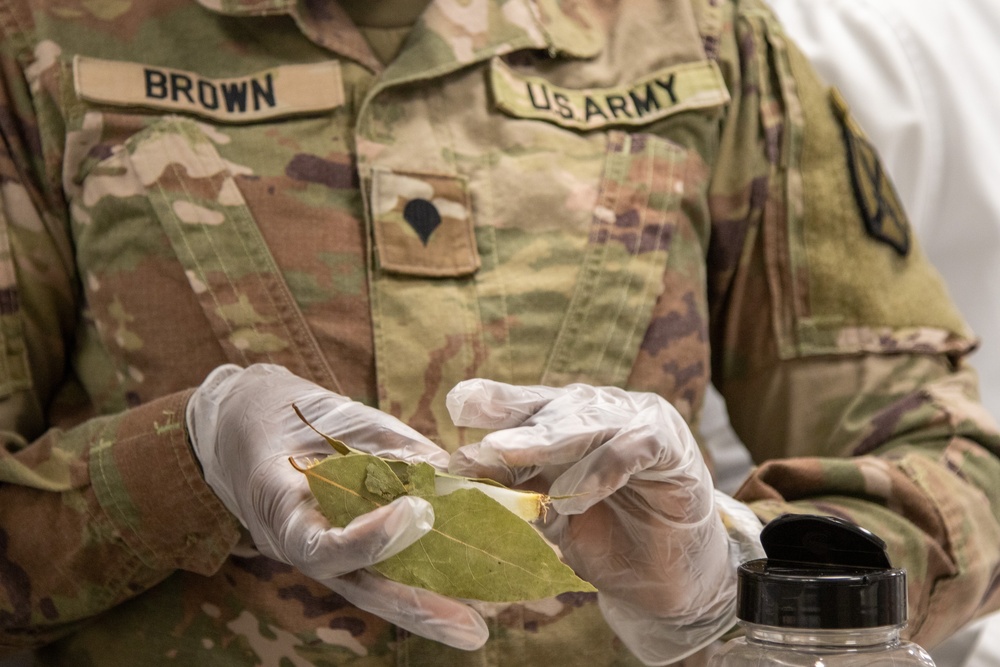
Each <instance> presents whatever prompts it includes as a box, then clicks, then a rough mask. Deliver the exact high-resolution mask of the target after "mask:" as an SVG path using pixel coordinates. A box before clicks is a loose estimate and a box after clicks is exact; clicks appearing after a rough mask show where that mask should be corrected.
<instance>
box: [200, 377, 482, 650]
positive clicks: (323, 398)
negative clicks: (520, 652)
mask: <svg viewBox="0 0 1000 667" xmlns="http://www.w3.org/2000/svg"><path fill="white" fill-rule="evenodd" d="M293 403H294V404H295V405H296V406H297V407H298V408H299V410H300V411H301V413H302V415H303V417H305V418H306V419H307V420H309V422H310V423H311V424H312V425H313V426H314V427H315V428H316V429H318V430H319V431H321V432H323V433H327V434H329V435H331V436H333V437H336V438H338V439H339V440H343V441H344V442H346V443H347V444H348V445H349V446H351V447H353V448H354V449H358V450H361V451H364V452H367V453H369V454H375V455H377V456H384V457H386V458H395V459H399V460H403V461H408V462H413V463H415V462H425V463H429V464H431V465H433V466H435V467H436V468H438V469H445V468H446V467H447V465H448V454H447V453H446V452H445V451H444V450H443V449H441V448H440V447H438V446H437V445H435V444H434V443H432V442H431V441H429V440H427V439H426V438H424V437H423V436H422V435H420V434H419V433H418V432H417V431H415V430H413V429H412V428H410V427H409V426H406V425H405V424H403V423H402V422H400V421H399V420H397V419H395V418H394V417H392V416H390V415H387V414H385V413H384V412H381V411H379V410H376V409H375V408H371V407H368V406H366V405H363V404H361V403H357V402H355V401H352V400H350V399H348V398H346V397H344V396H340V395H338V394H334V393H332V392H330V391H327V390H326V389H323V388H322V387H320V386H318V385H316V384H313V383H312V382H309V381H307V380H304V379H302V378H300V377H297V376H296V375H293V374H292V373H291V372H289V371H288V370H287V369H285V368H283V367H281V366H274V365H269V364H256V365H253V366H250V367H248V368H246V369H242V368H240V367H239V366H235V365H231V364H230V365H225V366H220V367H219V368H217V369H215V370H214V371H213V372H212V373H211V374H210V375H209V376H208V378H206V380H205V381H204V382H203V383H202V385H201V386H200V387H199V388H198V389H197V390H196V391H195V392H194V394H193V395H192V396H191V399H190V400H189V401H188V406H187V415H186V417H187V428H188V435H189V438H190V441H191V444H192V447H193V449H194V452H195V454H196V456H197V457H198V460H199V462H200V463H201V466H202V470H203V472H204V475H205V481H206V482H208V484H209V486H210V487H211V488H212V490H213V491H214V492H215V493H216V495H218V496H219V498H220V499H221V500H222V502H223V503H224V504H225V505H226V507H227V508H228V509H229V511H230V512H232V513H233V514H234V515H235V516H236V517H237V518H238V519H239V520H240V522H241V523H242V524H243V526H244V527H245V528H246V529H247V530H248V531H249V533H250V535H251V537H252V538H253V541H254V545H255V546H256V548H257V549H258V550H259V551H260V552H261V553H262V554H264V555H265V556H269V557H271V558H274V559H275V560H279V561H282V562H284V563H288V564H289V565H292V566H294V567H296V568H298V569H299V570H300V571H301V572H302V573H303V574H305V575H307V576H309V577H311V578H313V579H315V580H317V581H319V582H321V583H323V584H324V585H326V586H328V587H329V588H331V589H333V590H334V591H336V592H338V593H340V594H341V595H342V596H343V597H345V598H346V599H347V600H348V601H350V602H351V603H352V604H354V605H355V606H357V607H359V608H361V609H365V610H366V611H369V612H371V613H374V614H376V615H378V616H380V617H382V618H385V619H386V620H388V621H390V622H392V623H394V624H396V625H398V626H400V627H402V628H405V629H406V630H409V631H410V632H413V633H415V634H418V635H421V636H424V637H428V638H430V639H433V640H436V641H440V642H442V643H445V644H449V645H451V646H455V647H457V648H463V649H474V648H478V647H479V646H481V645H482V644H483V643H484V642H485V641H486V639H487V636H488V631H487V629H486V624H485V622H484V621H483V619H482V618H481V617H480V616H479V615H478V614H476V612H475V611H473V610H472V609H471V608H469V607H468V606H466V605H464V604H462V603H460V602H458V601H456V600H452V599H450V598H447V597H444V596H441V595H438V594H436V593H431V592H430V591H426V590H423V589H419V588H413V587H410V586H405V585H403V584H398V583H396V582H392V581H389V580H387V579H384V578H382V577H379V576H377V575H374V574H371V573H369V572H366V571H365V570H364V568H367V567H369V566H371V565H373V564H375V563H377V562H379V561H381V560H384V559H386V558H388V557H390V556H393V555H395V554H397V553H399V552H400V551H402V550H403V549H405V548H406V547H408V546H410V545H411V544H412V543H413V542H415V541H416V540H418V539H419V538H420V537H421V536H423V535H424V534H425V533H426V532H427V531H429V530H430V529H431V526H433V524H434V510H433V508H432V507H431V506H430V504H429V503H428V502H427V501H425V500H423V499H421V498H416V497H411V496H402V497H400V498H397V499H396V500H395V501H393V502H391V503H389V504H387V505H385V506H383V507H380V508H378V509H376V510H373V511H372V512H369V513H367V514H365V515H362V516H360V517H358V518H356V519H355V520H354V521H352V522H351V523H350V524H348V525H347V526H346V527H344V528H335V527H332V526H331V525H330V523H329V522H328V521H327V520H326V518H325V517H324V516H323V515H322V514H321V513H320V511H319V509H318V504H317V502H316V500H315V498H314V497H313V495H312V492H311V491H310V490H309V486H308V483H307V481H306V478H305V476H304V475H302V474H301V473H300V472H298V471H296V470H295V469H294V468H293V467H292V466H291V464H290V463H289V461H288V459H289V457H296V458H298V457H324V456H328V455H330V454H331V453H332V450H331V448H330V446H329V445H328V444H327V443H326V442H325V441H324V440H323V439H322V438H321V437H320V436H319V435H317V434H316V432H314V431H313V430H312V429H310V428H309V427H308V426H307V425H306V424H304V423H303V422H302V420H300V419H299V417H298V416H297V415H296V414H295V412H294V410H293V409H292V404H293Z"/></svg>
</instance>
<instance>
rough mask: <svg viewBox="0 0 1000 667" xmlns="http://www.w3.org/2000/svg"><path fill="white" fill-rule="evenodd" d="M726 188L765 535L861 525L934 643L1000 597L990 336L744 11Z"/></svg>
mask: <svg viewBox="0 0 1000 667" xmlns="http://www.w3.org/2000/svg"><path fill="white" fill-rule="evenodd" d="M733 28H734V29H733V32H732V41H729V42H726V43H724V44H723V46H722V51H721V54H722V58H721V59H722V63H723V65H724V69H725V71H726V73H727V76H728V77H729V81H730V84H731V90H732V91H733V93H734V94H733V103H732V106H731V109H730V113H729V116H728V118H727V120H726V123H725V126H724V128H723V132H722V135H721V137H722V138H721V143H720V150H719V154H718V156H717V160H716V162H715V164H716V167H715V173H714V175H713V181H712V185H711V188H710V202H709V203H710V208H711V212H712V218H713V238H712V248H711V249H710V257H712V258H714V259H713V263H712V265H711V266H710V280H711V284H710V293H711V294H712V295H713V296H712V304H711V307H712V314H713V324H712V337H713V349H714V352H713V374H714V377H715V382H716V384H717V385H718V387H719V388H720V391H721V393H722V394H723V396H724V397H725V398H726V401H727V405H728V407H729V411H730V417H731V420H732V423H733V426H734V428H735V430H736V432H737V433H738V434H739V435H740V437H741V439H742V440H743V441H744V442H745V443H746V445H747V447H748V449H749V450H750V452H751V454H752V455H753V458H754V460H755V461H756V462H758V464H759V465H758V467H757V468H755V470H754V471H753V472H752V473H751V475H750V477H749V479H748V480H747V482H746V483H745V484H744V486H743V487H742V488H741V489H740V490H739V491H738V492H737V497H738V498H739V499H740V500H743V501H744V502H746V503H749V504H750V506H751V507H752V508H753V509H754V511H755V512H756V513H757V515H758V516H759V517H760V518H761V519H762V520H764V521H767V520H769V519H771V518H774V517H775V516H777V515H779V514H782V513H785V512H794V513H819V514H829V515H836V516H841V517H844V518H847V519H849V520H852V521H854V522H856V523H858V524H860V525H863V526H866V527H867V528H869V529H871V530H872V531H874V532H875V533H876V534H878V535H880V536H881V537H882V538H883V539H885V540H886V542H887V543H888V545H889V550H890V556H891V559H892V561H893V563H894V564H895V565H896V566H899V567H905V568H906V570H907V573H908V581H909V603H910V621H909V632H910V634H911V635H912V636H913V637H914V638H915V639H916V640H917V641H918V642H920V643H921V644H923V645H924V646H927V647H931V646H934V645H936V644H937V643H938V642H940V641H942V640H943V639H945V638H947V637H948V636H949V635H950V634H952V633H953V632H954V631H955V630H957V629H958V628H959V627H960V626H962V625H964V624H965V623H967V622H968V621H970V620H971V619H973V618H974V617H976V616H978V615H982V614H983V613H985V612H987V611H990V610H993V609H995V608H996V607H997V606H998V603H1000V596H998V594H997V592H996V590H995V589H996V572H997V571H998V567H1000V521H998V517H1000V460H998V458H997V454H998V452H1000V440H998V434H997V426H996V423H995V421H994V419H993V418H992V417H991V416H990V415H988V414H987V413H986V411H985V410H984V409H983V407H982V406H981V404H980V403H979V399H978V390H977V382H976V377H975V374H974V372H973V371H972V370H971V368H970V367H969V366H968V364H967V362H966V360H965V357H966V355H967V354H968V353H970V352H971V351H972V350H973V349H974V347H975V345H976V340H975V338H974V335H973V334H972V332H971V331H969V329H968V327H967V326H966V325H965V323H964V321H963V320H962V318H961V317H960V316H959V314H958V312H957V310H956V309H955V307H954V306H953V304H952V302H951V300H950V298H949V295H948V294H947V292H946V290H945V288H944V286H943V284H942V282H941V280H940V278H939V276H938V275H937V274H936V272H935V271H934V269H933V268H932V267H931V265H930V264H929V262H928V261H927V260H926V258H925V257H924V255H923V253H922V251H921V249H920V247H919V244H918V243H917V241H916V239H915V238H914V235H913V233H912V231H911V230H910V228H909V223H908V222H907V220H906V217H905V215H904V214H903V212H902V208H901V206H900V205H899V202H898V199H897V197H896V195H895V192H894V190H893V187H892V184H891V183H890V182H889V181H888V179H887V178H886V177H885V175H884V173H883V172H882V171H881V167H880V163H879V161H878V158H877V156H876V155H875V153H874V151H873V149H872V148H871V145H870V144H869V143H868V141H867V139H866V138H865V136H864V134H863V132H861V130H860V128H859V127H858V125H857V123H856V122H854V120H853V117H852V115H851V112H850V109H849V108H847V106H846V105H845V104H844V103H843V101H842V100H841V99H840V98H839V96H838V95H837V94H836V92H835V91H833V90H831V89H829V88H827V87H826V86H825V85H824V84H823V83H822V82H821V81H820V80H819V79H818V77H817V76H816V75H815V74H814V72H813V71H812V69H811V66H810V65H809V64H808V63H807V62H806V60H805V59H804V58H803V57H802V56H801V54H799V52H798V51H797V50H796V48H795V47H794V46H793V45H791V44H790V43H789V42H788V40H787V39H786V38H785V36H784V34H783V32H782V30H781V28H780V26H779V25H778V23H777V22H776V21H775V19H774V18H773V16H772V15H771V14H770V13H769V11H768V10H767V9H766V8H765V7H763V6H762V5H760V4H758V3H756V2H742V3H739V4H738V5H737V6H736V9H735V13H734V15H733Z"/></svg>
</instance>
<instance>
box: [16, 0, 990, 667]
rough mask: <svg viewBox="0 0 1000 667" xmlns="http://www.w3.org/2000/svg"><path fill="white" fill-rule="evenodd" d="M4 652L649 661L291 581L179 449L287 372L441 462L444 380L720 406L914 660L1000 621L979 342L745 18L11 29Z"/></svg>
mask: <svg viewBox="0 0 1000 667" xmlns="http://www.w3.org/2000/svg"><path fill="white" fill-rule="evenodd" d="M0 136H2V139H3V143H2V144H0V429H2V431H3V436H4V448H3V449H2V450H0V630H2V632H0V647H3V650H5V651H16V650H18V649H20V648H23V647H29V646H42V645H44V646H45V648H44V649H41V650H40V651H39V660H41V661H43V662H45V663H46V664H61V665H134V664H142V665H160V664H197V665H253V664H261V665H268V666H272V665H273V666H275V667H277V666H278V665H279V664H280V665H295V666H296V667H297V666H299V665H307V664H315V665H333V664H352V665H382V664H412V665H417V664H428V665H443V664H447V665H464V664H469V665H486V664H490V665H494V664H497V665H499V664H512V665H525V664H552V665H567V664H588V665H613V664H614V665H618V664H632V663H633V662H634V658H632V657H631V656H630V655H629V654H628V652H627V651H626V650H625V648H624V647H623V646H622V645H621V644H620V643H619V642H617V641H616V640H615V638H614V637H613V636H612V635H611V633H610V632H609V631H608V629H607V628H606V626H605V625H604V623H603V622H602V619H601V616H600V613H599V611H598V609H597V606H596V604H595V601H594V599H593V598H591V597H587V596H563V597H560V598H558V599H552V600H543V601H540V602H533V603H529V604H524V605H502V606H491V607H483V613H484V614H486V616H487V618H488V620H489V623H490V625H491V633H492V638H491V641H490V642H489V643H488V644H487V645H486V646H485V647H484V648H483V649H482V650H480V651H477V652H471V653H462V652H459V651H452V650H448V649H446V648H444V647H441V646H438V645H434V644H431V643H429V642H426V641H423V640H421V639H419V638H417V637H412V636H407V635H406V634H405V633H402V632H399V631H396V630H395V629H394V628H392V627H390V626H388V625H387V624H386V623H385V622H383V621H381V620H379V619H377V618H375V617H371V616H368V615H366V614H364V613H361V612H359V611H358V610H356V609H353V608H351V607H350V606H348V605H347V604H346V603H345V602H344V601H343V600H342V599H341V598H339V597H338V596H336V595H334V594H332V593H331V592H330V591H329V590H327V589H325V588H323V587H322V586H319V585H317V584H315V583H313V582H311V581H309V580H307V579H305V578H304V577H302V576H300V575H299V574H298V573H297V572H295V571H293V570H292V569H291V568H289V567H286V566H283V565H281V564H279V563H276V562H272V561H269V560H267V559H265V558H260V557H257V558H253V557H238V556H236V555H232V552H233V547H234V545H235V544H236V543H237V541H238V538H239V533H238V531H237V524H236V522H235V521H234V519H233V517H231V516H230V515H229V514H228V513H227V512H226V511H225V509H224V508H223V506H222V505H221V503H220V502H219V501H218V500H217V499H216V498H215V496H214V495H213V494H212V492H211V490H210V489H209V488H208V487H207V486H206V485H205V483H204V482H203V481H202V479H201V476H200V472H199V467H198V464H197V461H196V460H195V459H194V457H193V455H192V453H191V450H190V448H189V446H188V444H187V441H186V437H185V431H184V428H183V413H184V407H185V402H186V399H187V397H188V396H189V394H190V391H191V390H192V388H193V387H196V386H197V385H198V384H199V383H200V382H201V381H202V379H203V378H204V377H205V376H206V375H207V373H208V372H209V371H210V370H211V369H213V368H214V367H216V366H217V365H219V364H221V363H225V362H234V363H238V364H250V363H253V362H258V361H267V362H272V363H279V364H283V365H285V366H287V367H288V368H290V369H291V370H292V371H294V372H296V373H298V374H299V375H301V376H303V377H306V378H309V379H312V380H314V381H316V382H318V383H320V384H322V385H324V386H327V387H329V388H331V389H333V390H335V391H337V392H340V393H342V394H345V395H348V396H351V397H353V398H355V399H357V400H361V401H364V402H366V403H369V404H373V405H378V406H379V407H380V408H382V409H383V410H385V411H387V412H389V413H392V414H394V415H397V416H399V417H400V418H401V419H404V420H405V421H407V422H408V423H410V424H412V425H413V426H415V427H416V428H418V429H420V430H421V431H422V432H424V433H426V434H427V435H428V436H430V437H431V438H433V439H435V440H436V441H437V442H439V443H440V444H441V445H442V446H444V447H447V448H449V449H453V448H454V447H456V446H458V445H460V444H461V443H463V442H467V441H470V439H472V438H474V437H475V434H469V433H464V432H460V431H457V430H456V429H455V428H454V427H452V426H450V422H449V420H448V418H447V413H446V411H445V410H444V406H443V396H444V394H445V393H446V392H447V390H448V389H449V388H450V387H451V386H452V385H453V384H454V383H455V382H456V381H457V380H459V379H462V378H466V377H475V376H481V377H491V378H495V379H498V380H504V381H507V382H513V383H549V384H562V383H566V382H569V381H583V382H590V383H594V384H607V385H617V386H623V387H627V388H629V389H633V390H642V391H653V392H657V393H659V394H661V395H663V396H664V397H666V398H667V399H669V400H670V401H671V402H672V403H673V404H674V405H675V406H677V408H678V409H679V410H680V411H681V412H682V414H684V415H685V416H686V417H687V418H688V419H689V420H690V421H691V423H692V424H693V425H696V424H697V416H698V412H699V409H700V405H701V401H702V397H703V394H704V390H705V387H706V385H707V383H708V382H709V381H710V378H711V381H712V382H714V383H715V384H716V385H717V386H718V387H719V388H720V390H721V392H722V393H723V395H724V396H725V397H726V399H727V401H728V404H729V407H730V411H731V417H732V421H733V424H734V426H735V427H736V429H737V431H738V432H739V433H740V435H741V436H742V438H743V439H744V441H745V442H746V443H747V444H748V446H749V447H750V449H751V451H752V452H753V454H754V456H755V458H756V460H757V461H758V462H760V466H759V467H758V468H757V469H756V470H755V471H754V472H753V473H752V475H751V477H750V478H749V479H748V481H747V483H746V484H745V486H744V487H743V488H742V489H741V490H740V492H739V494H738V497H739V498H740V499H741V500H743V501H745V502H747V503H750V505H751V507H753V509H754V510H755V511H756V513H757V514H758V515H759V516H760V517H761V518H762V519H763V520H765V521H766V520H767V519H768V518H770V517H773V516H774V515H776V514H777V513H780V512H785V511H794V512H816V511H818V512H821V513H829V514H836V515H840V516H845V517H848V518H851V519H853V520H855V521H857V522H859V523H861V524H863V525H866V526H868V527H869V528H871V529H872V530H874V531H875V532H877V533H878V534H880V535H881V536H882V537H883V538H884V539H886V541H887V542H888V544H889V547H890V550H891V556H892V558H893V560H894V562H895V563H896V564H898V565H900V566H904V567H906V568H907V569H908V571H909V576H910V579H909V581H910V607H911V622H910V630H911V632H912V633H913V635H914V636H915V638H916V639H917V640H918V641H920V642H922V643H924V644H925V645H927V646H932V645H933V644H935V643H936V642H937V641H938V640H940V639H942V638H944V637H946V636H947V635H948V634H949V633H951V632H952V631H953V630H954V629H956V628H957V627H958V626H960V625H961V624H963V623H965V622H967V621H968V620H969V619H971V618H973V617H974V616H976V615H977V614H980V613H982V612H983V611H985V610H989V609H993V608H995V607H996V606H997V603H998V601H1000V594H998V593H997V590H996V585H995V581H996V572H997V569H998V566H1000V525H998V517H1000V483H998V481H1000V462H998V460H997V458H996V454H997V452H998V451H1000V440H998V436H997V428H996V426H995V424H994V422H993V420H992V419H991V418H990V417H989V416H988V415H986V414H984V413H983V410H982V408H981V407H980V406H979V403H978V401H977V398H976V392H977V389H976V381H975V377H974V376H973V374H972V373H971V371H970V370H969V369H968V367H967V365H966V364H965V363H964V362H963V357H964V355H965V354H966V353H968V352H969V351H970V350H971V349H972V348H973V347H974V346H975V340H974V338H973V337H972V334H971V333H970V332H969V331H967V329H966V327H965V325H964V323H963V322H962V321H961V319H960V318H959V317H958V316H957V314H956V312H955V310H954V308H953V307H952V305H951V304H950V301H949V299H948V297H947V295H946V294H945V292H944V290H943V288H942V286H941V284H940V281H939V279H938V278H937V276H936V274H935V273H934V271H933V270H932V269H931V268H930V267H929V266H928V264H927V262H926V260H925V259H924V257H923V255H922V253H921V251H920V249H919V247H917V245H916V243H915V242H914V240H913V239H912V238H910V234H909V230H908V227H907V224H906V220H905V217H904V216H903V215H902V212H901V210H900V208H899V206H898V203H897V202H896V201H895V197H894V195H893V192H892V189H891V186H890V185H889V184H888V183H886V182H885V179H884V177H883V176H882V175H881V172H880V170H879V166H878V161H877V159H876V158H875V156H874V154H873V153H872V151H871V150H870V148H869V146H868V144H867V142H866V141H865V139H864V137H863V135H862V134H861V133H860V131H859V129H858V128H857V127H856V125H855V124H854V123H853V122H852V120H851V116H850V114H849V111H848V110H847V109H846V108H845V106H844V105H843V104H841V103H840V102H839V100H838V99H837V97H836V96H835V95H833V94H831V91H829V90H828V89H827V88H826V87H825V86H824V85H823V84H822V83H821V82H820V81H819V80H817V78H816V77H815V76H814V75H813V73H812V71H811V69H810V68H809V66H808V65H807V64H806V63H805V62H804V61H803V59H802V57H801V56H800V55H799V54H798V52H797V51H796V50H795V49H794V47H793V46H792V45H790V44H788V43H787V42H786V40H785V38H784V36H783V34H782V31H781V29H780V27H779V26H778V25H777V24H776V23H775V21H774V19H773V17H772V16H771V15H770V14H769V12H768V11H767V10H766V9H765V8H764V7H763V6H762V5H761V4H760V2H759V1H758V0H619V1H617V2H610V3H609V2H600V1H598V0H572V1H571V0H461V1H460V0H434V2H433V3H432V4H431V6H430V7H429V8H428V10H427V11H426V12H425V14H424V15H423V17H422V18H421V20H420V21H419V22H418V24H417V25H416V26H415V27H414V30H413V32H412V33H411V34H410V35H409V37H408V39H407V42H406V44H405V45H404V47H403V50H402V52H401V53H400V55H399V56H398V57H397V58H396V59H395V60H394V61H393V62H392V63H391V64H390V65H388V66H386V67H383V66H382V65H381V64H380V62H379V61H378V60H377V59H376V58H375V57H374V55H373V54H372V52H371V50H370V49H369V47H368V45H367V43H366V42H365V40H364V38H363V37H362V35H361V34H360V33H359V32H358V30H356V29H355V28H354V27H353V26H352V25H351V23H350V22H349V21H348V20H347V19H346V17H345V16H344V15H343V13H342V12H341V10H340V9H339V8H338V6H337V5H335V4H334V3H332V2H321V1H319V0H315V1H307V0H299V1H298V2H296V1H295V0H198V2H194V1H193V0H143V1H142V2H129V1H128V0H30V1H29V0H0Z"/></svg>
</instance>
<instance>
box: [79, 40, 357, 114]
mask: <svg viewBox="0 0 1000 667" xmlns="http://www.w3.org/2000/svg"><path fill="white" fill-rule="evenodd" d="M73 85H74V88H75V90H76V94H77V95H78V96H79V97H80V98H81V99H84V100H87V101H89V102H96V103H99V104H110V105H114V106H124V107H141V108H150V109H162V110H164V111H174V112H182V113H191V114H195V115H198V116H203V117H206V118H211V119H213V120H218V121H223V122H230V123H241V122H253V121H259V120H266V119H269V118H278V117H282V116H292V115H301V114H308V113H316V112H320V111H328V110H330V109H335V108H337V107H339V106H341V105H342V104H343V103H344V84H343V79H342V76H341V72H340V63H338V62H336V61H324V62H319V63H308V64H296V65H280V66H278V67H273V68H271V69H268V70H264V71H260V72H254V73H251V74H247V75H244V76H237V77H229V78H210V77H206V76H202V75H200V74H198V73H195V72H188V71H184V70H178V69H171V68H168V67H157V66H153V65H143V64H141V63H132V62H122V61H117V60H102V59H98V58H88V57H84V56H76V57H75V58H74V59H73Z"/></svg>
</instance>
